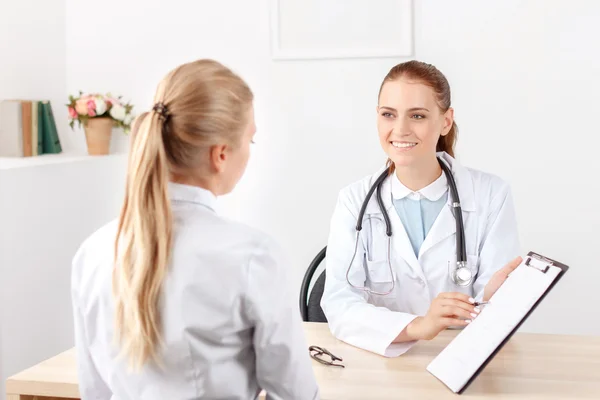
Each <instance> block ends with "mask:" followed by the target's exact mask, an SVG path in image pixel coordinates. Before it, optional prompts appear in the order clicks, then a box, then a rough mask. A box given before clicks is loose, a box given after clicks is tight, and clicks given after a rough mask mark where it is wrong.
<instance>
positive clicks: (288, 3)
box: [269, 0, 413, 60]
mask: <svg viewBox="0 0 600 400" xmlns="http://www.w3.org/2000/svg"><path fill="white" fill-rule="evenodd" d="M269 2H270V3H269V5H270V10H269V11H270V21H271V32H270V33H271V54H272V57H273V59H275V60H301V59H328V58H330V59H332V58H368V57H408V56H411V55H412V52H413V9H412V0H375V1H374V0H269Z"/></svg>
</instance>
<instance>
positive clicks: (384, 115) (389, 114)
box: [381, 112, 394, 118]
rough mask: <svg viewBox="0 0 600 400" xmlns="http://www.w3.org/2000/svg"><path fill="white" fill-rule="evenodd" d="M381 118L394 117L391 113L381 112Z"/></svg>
mask: <svg viewBox="0 0 600 400" xmlns="http://www.w3.org/2000/svg"><path fill="white" fill-rule="evenodd" d="M381 116H383V117H385V118H392V117H393V116H394V115H393V114H392V113H389V112H382V113H381Z"/></svg>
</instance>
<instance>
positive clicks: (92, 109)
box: [87, 100, 96, 117]
mask: <svg viewBox="0 0 600 400" xmlns="http://www.w3.org/2000/svg"><path fill="white" fill-rule="evenodd" d="M87 111H88V115H89V116H90V117H95V116H96V102H95V101H94V100H88V102H87Z"/></svg>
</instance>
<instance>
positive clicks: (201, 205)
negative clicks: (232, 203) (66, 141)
mask: <svg viewBox="0 0 600 400" xmlns="http://www.w3.org/2000/svg"><path fill="white" fill-rule="evenodd" d="M169 192H170V198H171V204H172V208H173V216H174V237H173V239H174V240H173V252H172V262H171V265H170V267H169V271H168V276H167V278H166V280H165V281H164V287H163V299H162V305H161V308H160V312H161V316H162V325H163V339H164V343H165V345H164V348H163V349H162V351H161V352H160V354H161V356H162V360H163V363H164V365H165V368H164V370H160V369H159V368H156V367H154V366H152V365H146V366H145V367H144V368H143V370H142V371H141V373H139V374H130V373H128V371H127V370H126V364H125V361H122V360H117V359H116V358H115V357H116V354H117V350H116V349H115V347H114V346H113V345H112V343H113V342H112V341H113V333H114V329H113V302H112V298H111V273H112V269H113V241H114V237H115V233H116V223H115V222H114V221H113V222H112V223H110V224H108V225H107V226H105V227H103V228H101V229H100V230H98V231H97V232H96V233H94V234H93V235H92V236H91V237H90V238H88V239H87V240H86V241H85V243H84V244H83V245H82V246H81V248H80V249H79V251H78V252H77V254H76V256H75V258H74V261H73V273H72V298H73V310H74V317H75V341H76V348H77V359H78V374H79V385H80V389H81V395H82V398H83V399H84V400H86V399H96V400H108V399H112V400H117V399H118V400H129V399H131V400H142V399H148V400H149V399H153V400H154V399H156V400H159V399H160V400H165V399H169V400H183V399H200V398H202V399H226V398H227V399H254V398H255V397H256V396H257V393H258V392H259V390H260V389H261V388H262V389H264V390H265V391H266V392H267V393H268V395H267V396H268V397H267V398H268V399H316V398H318V388H317V384H316V381H315V377H314V374H313V370H312V365H311V361H310V356H309V353H308V347H307V343H306V342H305V338H304V332H303V329H302V326H301V318H300V313H299V311H298V308H297V305H296V303H295V302H294V301H293V299H292V298H290V295H289V293H290V292H289V290H288V287H287V284H288V282H287V278H286V275H287V271H286V270H287V268H289V264H288V263H286V262H285V260H284V258H283V257H282V255H281V253H280V251H279V249H278V247H277V246H276V245H275V244H274V242H273V241H272V240H270V239H269V238H268V237H266V236H265V235H264V234H261V233H259V232H258V231H256V230H254V229H251V228H249V227H246V226H244V225H241V224H239V223H236V222H232V221H228V220H226V219H225V218H222V217H220V216H219V215H217V213H216V212H215V203H216V199H215V197H214V196H213V195H212V194H211V193H210V192H208V191H206V190H203V189H200V188H197V187H193V186H186V185H178V184H172V183H171V184H170V185H169ZM288 300H289V301H288Z"/></svg>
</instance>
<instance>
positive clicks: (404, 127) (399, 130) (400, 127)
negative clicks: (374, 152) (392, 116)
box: [392, 119, 411, 137]
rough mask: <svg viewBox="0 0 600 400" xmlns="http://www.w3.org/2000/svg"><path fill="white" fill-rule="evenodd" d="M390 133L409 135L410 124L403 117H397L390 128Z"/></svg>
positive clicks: (401, 135)
mask: <svg viewBox="0 0 600 400" xmlns="http://www.w3.org/2000/svg"><path fill="white" fill-rule="evenodd" d="M392 133H393V134H394V135H395V136H398V137H404V136H410V135H411V130H410V125H409V124H408V122H407V121H405V120H404V119H399V120H398V121H396V123H395V124H394V127H393V128H392Z"/></svg>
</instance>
